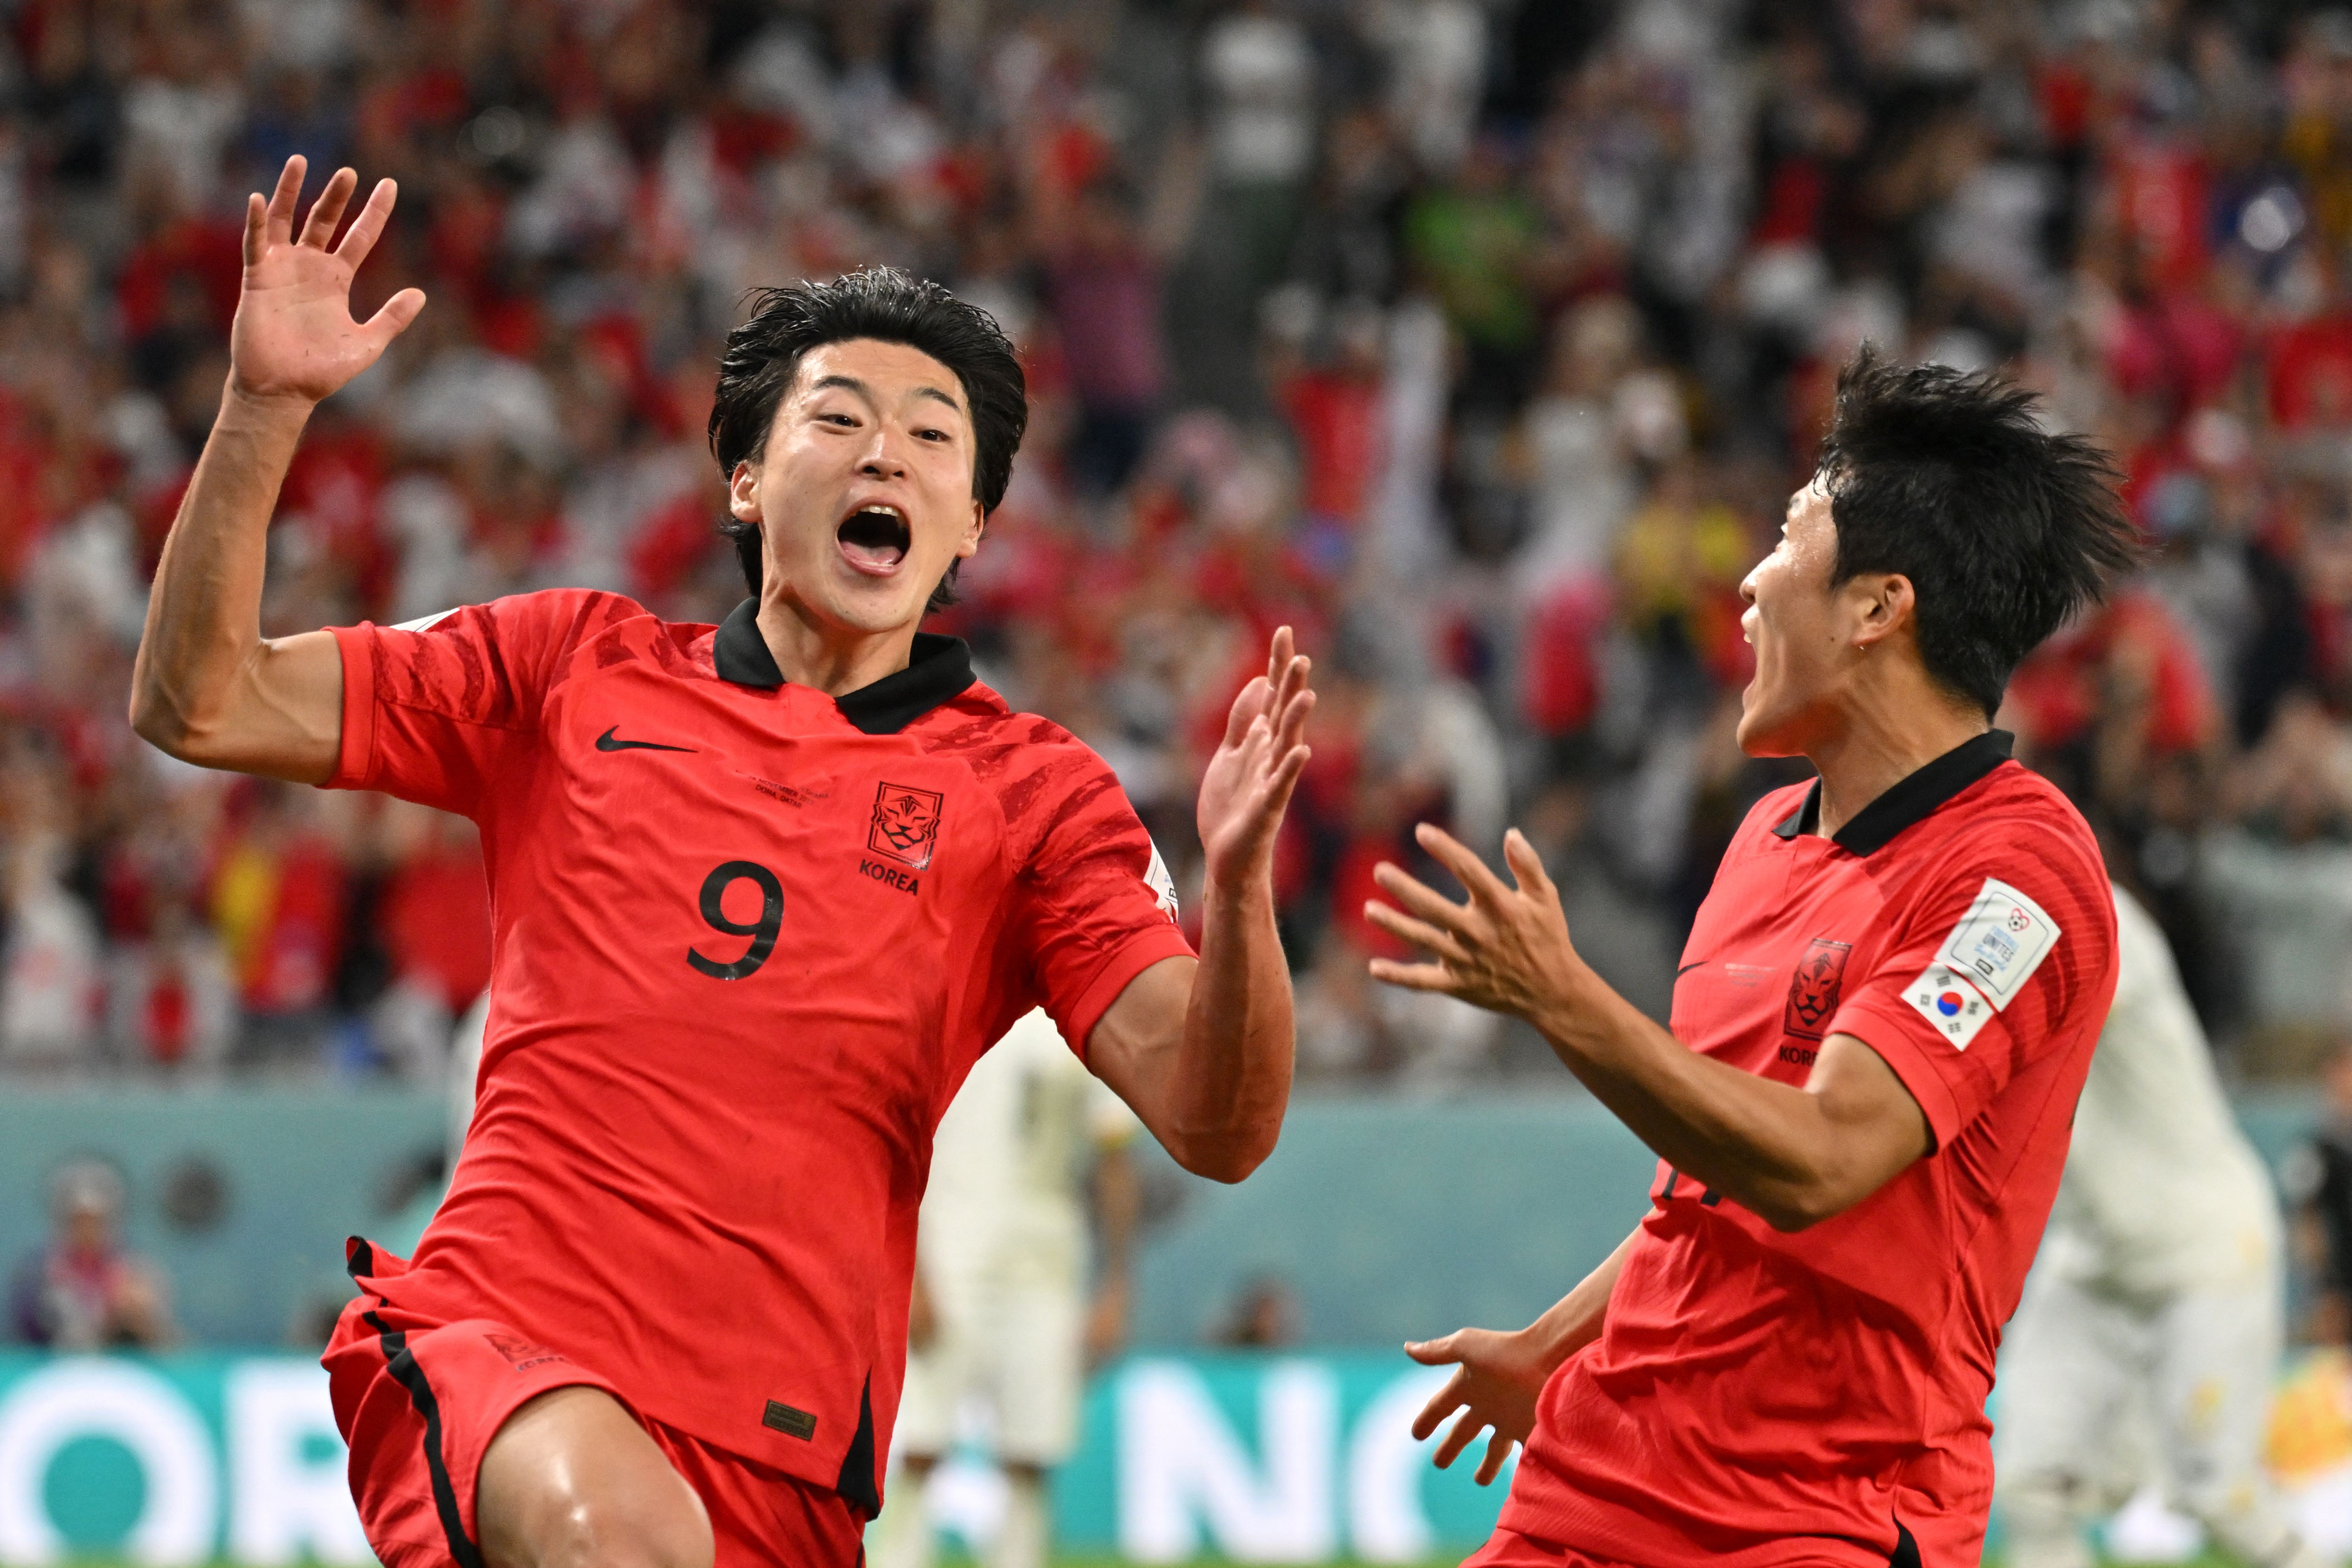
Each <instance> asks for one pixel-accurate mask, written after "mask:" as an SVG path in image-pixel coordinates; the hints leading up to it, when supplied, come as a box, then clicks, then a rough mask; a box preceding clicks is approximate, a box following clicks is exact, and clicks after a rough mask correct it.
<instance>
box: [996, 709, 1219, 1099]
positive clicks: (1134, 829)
mask: <svg viewBox="0 0 2352 1568" xmlns="http://www.w3.org/2000/svg"><path fill="white" fill-rule="evenodd" d="M1038 782H1039V788H1038V790H1037V792H1036V793H1037V795H1039V796H1041V797H1043V798H1040V799H1039V801H1038V804H1037V805H1036V807H1035V809H1036V810H1037V811H1038V812H1040V813H1041V814H1046V813H1049V814H1050V816H1048V818H1047V822H1046V826H1045V830H1044V832H1043V833H1041V834H1040V835H1039V836H1038V837H1037V840H1036V843H1035V847H1034V848H1033V849H1032V850H1031V852H1030V854H1029V856H1028V858H1027V860H1026V863H1025V864H1024V867H1023V869H1022V873H1021V877H1020V879H1019V883H1018V886H1017V888H1016V889H1015V892H1014V897H1015V900H1017V902H1016V907H1015V909H1014V910H1013V923H1014V927H1015V932H1016V936H1017V938H1018V940H1019V941H1020V942H1022V944H1023V946H1024V949H1025V950H1026V952H1027V955H1028V958H1029V962H1030V965H1031V968H1032V971H1033V973H1034V978H1035V984H1036V988H1037V994H1038V997H1039V999H1040V1000H1041V1001H1042V1002H1043V1004H1044V1005H1045V1011H1046V1012H1047V1013H1049V1014H1051V1015H1052V1016H1053V1018H1054V1022H1055V1026H1058V1027H1059V1028H1060V1029H1061V1031H1062V1037H1063V1038H1064V1039H1066V1040H1067V1041H1069V1042H1070V1047H1071V1048H1072V1049H1073V1050H1075V1051H1076V1053H1077V1054H1078V1056H1079V1057H1080V1058H1084V1057H1085V1056H1086V1054H1087V1040H1088V1037H1089V1036H1091V1035H1092V1034H1093V1032H1094V1026H1095V1025H1096V1024H1097V1022H1098V1021H1099V1020H1100V1019H1101V1017H1102V1016H1103V1014H1104V1013H1105V1012H1107V1011H1108V1010H1109V1007H1110V1005H1111V1004H1112V1003H1113V1002H1114V1001H1117V1000H1118V994H1119V993H1120V992H1121V991H1124V990H1126V989H1127V985H1128V983H1129V981H1131V980H1133V979H1134V978H1135V977H1136V976H1137V975H1139V974H1140V973H1143V972H1144V971H1145V970H1146V969H1149V968H1150V967H1151V966H1152V965H1153V964H1155V963H1159V962H1160V960H1162V959H1165V958H1183V957H1189V956H1191V954H1192V944H1191V943H1190V942H1186V941H1185V940H1184V933H1183V932H1182V931H1180V930H1179V929H1178V928H1177V924H1176V890H1175V887H1174V885H1173V884H1172V883H1171V881H1170V879H1169V877H1168V870H1167V868H1166V866H1165V865H1164V864H1163V863H1162V862H1161V861H1160V852H1159V850H1158V849H1156V848H1155V847H1153V846H1152V843H1151V836H1150V834H1148V833H1146V832H1145V831H1144V829H1143V824H1142V823H1141V822H1140V821H1139V820H1138V819H1137V817H1136V815H1135V808H1134V807H1133V806H1131V805H1129V804H1128V799H1127V795H1126V792H1124V791H1123V790H1121V789H1120V788H1119V786H1118V778H1117V776H1116V775H1114V774H1113V773H1111V771H1110V767H1109V764H1108V763H1105V762H1104V761H1103V760H1102V759H1101V758H1100V757H1097V756H1096V755H1095V754H1094V753H1093V752H1089V751H1087V749H1086V748H1085V747H1083V746H1080V745H1078V744H1077V743H1076V742H1070V743H1069V757H1068V760H1067V761H1061V760H1056V761H1055V763H1051V764H1049V765H1048V766H1047V768H1046V769H1045V772H1044V773H1043V774H1042V775H1041V777H1040V779H1039V781H1038Z"/></svg>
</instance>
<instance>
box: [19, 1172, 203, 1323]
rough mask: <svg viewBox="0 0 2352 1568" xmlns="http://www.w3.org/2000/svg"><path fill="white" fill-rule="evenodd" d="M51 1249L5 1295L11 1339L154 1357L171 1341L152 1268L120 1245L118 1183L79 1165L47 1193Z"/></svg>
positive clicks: (166, 1301)
mask: <svg viewBox="0 0 2352 1568" xmlns="http://www.w3.org/2000/svg"><path fill="white" fill-rule="evenodd" d="M49 1212H50V1215H51V1216H52V1219H53V1222H54V1224H55V1226H56V1228H55V1230H54V1232H53V1233H52V1236H51V1239H50V1242H49V1245H48V1246H47V1247H44V1248H43V1249H42V1250H41V1251H40V1252H38V1253H37V1254H35V1255H34V1256H33V1257H32V1258H27V1259H26V1260H25V1262H24V1263H23V1264H22V1265H21V1266H20V1267H19V1268H18V1269H17V1271H16V1278H15V1279H14V1280H13V1281H12V1282H11V1286H10V1289H9V1293H8V1316H9V1327H10V1329H11V1331H13V1333H14V1335H15V1336H16V1338H19V1339H22V1340H25V1341H26V1342H30V1343H32V1344H37V1345H45V1346H47V1348H49V1349H50V1350H54V1351H98V1350H111V1349H120V1348H125V1347H128V1348H134V1349H140V1350H157V1349H160V1348H162V1347H163V1346H165V1345H168V1344H170V1343H171V1342H172V1340H173V1337H174V1331H173V1325H172V1307H171V1297H170V1294H169V1292H168V1290H167V1289H166V1288H165V1285H164V1281H163V1276H162V1275H161V1274H160V1273H158V1272H157V1271H156V1269H155V1268H154V1266H153V1265H152V1264H150V1263H149V1262H147V1261H146V1260H145V1259H144V1258H141V1257H139V1256H138V1255H137V1254H136V1253H133V1252H131V1251H130V1250H129V1249H128V1248H126V1247H124V1246H123V1245H122V1237H121V1225H122V1178H121V1177H120V1176H118V1175H116V1174H115V1173H114V1171H113V1169H112V1168H111V1167H110V1166H108V1165H105V1164H101V1163H99V1162H97V1161H95V1160H79V1161H76V1162H74V1163H71V1164H69V1165H68V1166H66V1167H65V1168H64V1169H63V1170H61V1171H59V1172H58V1174H57V1177H56V1179H55V1180H54V1181H53V1182H52V1184H51V1186H50V1195H49Z"/></svg>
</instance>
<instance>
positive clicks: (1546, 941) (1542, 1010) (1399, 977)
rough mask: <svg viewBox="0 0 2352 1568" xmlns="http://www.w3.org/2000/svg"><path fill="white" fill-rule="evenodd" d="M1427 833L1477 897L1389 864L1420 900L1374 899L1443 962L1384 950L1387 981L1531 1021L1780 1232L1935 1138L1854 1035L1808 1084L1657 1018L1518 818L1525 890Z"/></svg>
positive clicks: (1575, 1067)
mask: <svg viewBox="0 0 2352 1568" xmlns="http://www.w3.org/2000/svg"><path fill="white" fill-rule="evenodd" d="M1419 837H1420V841H1421V844H1422V846H1423V847H1424V848H1426V849H1427V850H1428V851H1429V852H1430V853H1431V854H1432V855H1433V856H1435V857H1436V858H1438V860H1439V861H1440V862H1441V863H1442V864H1443V865H1444V866H1445V868H1447V869H1448V870H1450V871H1452V872H1453V873H1454V876H1455V877H1456V878H1458V879H1460V880H1461V883H1462V885H1463V886H1464V887H1465V889H1468V890H1469V895H1470V896H1469V899H1468V900H1467V901H1466V902H1464V903H1459V904H1457V903H1455V902H1454V901H1453V900H1450V899H1448V898H1446V897H1445V896H1444V894H1442V893H1439V892H1437V891H1435V890H1434V889H1431V888H1428V887H1425V886H1423V884H1422V883H1420V882H1418V881H1416V880H1414V879H1412V877H1409V876H1407V875H1406V874H1405V873H1404V872H1403V871H1402V870H1400V869H1399V868H1396V867H1394V866H1386V865H1384V866H1382V867H1381V868H1379V870H1378V871H1377V872H1376V873H1375V875H1376V876H1377V877H1378V879H1379V881H1380V884H1381V888H1382V889H1385V890H1386V891H1387V892H1388V893H1389V894H1390V895H1391V897H1392V898H1394V899H1395V900H1397V902H1398V903H1400V904H1402V906H1404V908H1403V910H1396V909H1391V908H1390V907H1389V906H1387V905H1385V904H1378V903H1374V904H1368V905H1367V906H1366V907H1365V912H1366V913H1367V915H1368V916H1369V917H1370V919H1371V921H1373V923H1375V924H1377V925H1379V926H1381V928H1382V929H1384V930H1387V931H1393V932H1395V933H1396V934H1397V935H1399V936H1401V937H1403V938H1404V939H1405V940H1406V941H1408V942H1414V943H1416V944H1418V945H1419V946H1421V947H1423V948H1424V949H1426V950H1427V951H1428V952H1431V953H1433V954H1434V955H1435V962H1433V963H1395V962H1393V961H1391V960H1386V959H1374V960H1373V961H1372V964H1371V972H1372V976H1373V978H1375V979H1378V980H1385V981H1388V982H1390V983H1391V984H1397V985H1403V986H1407V987H1410V988H1412V989H1413V990H1417V991H1440V992H1444V994H1447V995H1450V996H1459V997H1461V998H1462V999H1463V1000H1464V1001H1465V1002H1470V1003H1474V1004H1475V1005H1478V1006H1481V1007H1485V1008H1487V1009H1489V1010H1491V1011H1493V1012H1497V1013H1506V1014H1508V1015H1510V1016H1514V1017H1518V1018H1523V1019H1525V1020H1526V1021H1527V1022H1528V1023H1529V1024H1531V1025H1533V1026H1535V1027H1536V1028H1537V1029H1538V1031H1540V1032H1541V1033H1542V1035H1543V1037H1544V1038H1545V1039H1546V1040H1548V1041H1549V1042H1550V1045H1551V1047H1552V1050H1553V1052H1554V1053H1555V1054H1556V1055H1557V1056H1559V1059H1560V1060H1561V1061H1562V1062H1563V1063H1565V1064H1566V1065H1567V1067H1568V1069H1569V1070H1570V1072H1572V1073H1574V1074H1575V1075H1576V1076H1577V1078H1578V1079H1579V1080H1580V1082H1582V1083H1583V1085H1584V1086H1585V1087H1586V1088H1587V1089H1591V1091H1592V1094H1593V1097H1594V1098H1595V1099H1597V1100H1600V1101H1601V1103H1602V1104H1604V1105H1606V1106H1608V1107H1609V1109H1610V1110H1612V1111H1614V1112H1615V1113H1616V1114H1617V1117H1618V1119H1619V1120H1620V1121H1623V1122H1624V1123H1625V1125H1626V1126H1627V1127H1629V1128H1631V1129H1633V1132H1634V1134H1635V1135H1636V1136H1638V1137H1639V1138H1640V1139H1641V1140H1642V1142H1644V1143H1647V1144H1648V1145H1649V1146H1650V1147H1651V1148H1652V1149H1654V1150H1655V1151H1656V1152H1657V1153H1658V1155H1659V1157H1660V1158H1662V1159H1664V1161H1665V1162H1666V1163H1668V1164H1670V1165H1672V1166H1674V1167H1675V1169H1676V1170H1678V1171H1680V1172H1682V1173H1684V1174H1685V1175H1686V1176H1689V1177H1691V1178H1692V1179H1693V1180H1695V1181H1698V1182H1701V1183H1704V1184H1706V1185H1707V1186H1709V1187H1712V1188H1714V1189H1715V1190H1716V1191H1717V1192H1718V1193H1721V1194H1724V1195H1725V1196H1727V1197H1729V1198H1731V1199H1733V1200H1734V1201H1736V1202H1738V1204H1739V1205H1741V1206H1743V1207H1745V1208H1747V1209H1748V1210H1750V1211H1751V1212H1753V1213H1755V1214H1758V1215H1761V1216H1763V1218H1764V1220H1765V1222H1766V1223H1767V1224H1769V1225H1770V1226H1773V1227H1774V1228H1775V1229H1777V1230H1783V1231H1790V1230H1802V1229H1803V1228H1805V1227H1806V1226H1811V1225H1818V1224H1819V1223H1821V1222H1822V1220H1825V1219H1828V1218H1830V1217H1831V1216H1832V1215H1839V1214H1843V1213H1844V1212H1845V1211H1846V1210H1847V1209H1849V1208H1852V1207H1853V1205H1856V1204H1858V1203H1860V1202H1862V1200H1863V1199H1864V1198H1866V1197H1868V1196H1870V1194H1873V1193H1874V1192H1876V1191H1877V1190H1878V1189H1879V1188H1881V1187H1883V1186H1885V1184H1887V1183H1888V1182H1890V1181H1892V1180H1893V1179H1894V1178H1895V1176H1896V1175H1897V1174H1899V1173H1901V1172H1902V1171H1903V1169H1904V1168H1905V1167H1906V1166H1907V1165H1909V1164H1910V1163H1912V1162H1913V1161H1914V1160H1916V1159H1919V1158H1920V1157H1921V1156H1923V1155H1925V1154H1927V1152H1929V1150H1930V1149H1931V1148H1932V1147H1933V1138H1932V1136H1931V1134H1930V1132H1929V1131H1928V1125H1927V1113H1926V1112H1925V1111H1923V1110H1920V1108H1919V1104H1918V1102H1917V1101H1916V1100H1914V1099H1913V1098H1912V1097H1911V1091H1910V1090H1909V1089H1906V1088H1905V1087H1904V1085H1903V1080H1902V1079H1899V1078H1897V1077H1896V1076H1895V1069H1894V1068H1890V1067H1888V1066H1887V1065H1886V1063H1885V1060H1884V1059H1883V1058H1881V1057H1880V1056H1879V1055H1878V1053H1877V1052H1875V1051H1874V1050H1872V1049H1871V1048H1870V1047H1869V1046H1867V1045H1866V1044H1864V1042H1863V1041H1861V1040H1859V1039H1857V1038H1855V1037H1853V1036H1852V1035H1832V1036H1831V1037H1829V1038H1828V1039H1827V1040H1825V1041H1824V1042H1822V1051H1821V1055H1820V1057H1819V1058H1816V1059H1815V1061H1814V1063H1813V1068H1812V1072H1811V1076H1810V1077H1809V1078H1808V1079H1806V1081H1805V1086H1804V1087H1803V1088H1802V1089H1799V1088H1796V1087H1794V1086H1792V1085H1790V1084H1784V1083H1775V1082H1773V1081H1772V1080H1770V1079H1763V1078H1759V1077H1757V1076H1755V1075H1754V1074H1752V1073H1746V1072H1742V1071H1740V1070H1739V1069H1738V1068H1735V1067H1731V1066H1729V1065H1727V1064H1726V1063H1723V1062H1718V1061H1716V1060H1713V1059H1712V1058H1707V1057H1703V1056H1700V1055H1699V1054H1698V1053H1697V1052H1696V1051H1693V1050H1690V1049H1688V1048H1687V1047H1685V1046H1684V1045H1683V1043H1682V1042H1681V1041H1679V1040H1677V1039H1675V1037H1674V1036H1673V1035H1671V1034H1669V1033H1668V1032H1667V1031H1666V1030H1665V1029H1664V1028H1662V1027H1660V1026H1658V1025H1657V1024H1655V1023H1654V1022H1652V1021H1651V1020H1650V1019H1649V1018H1647V1017H1645V1016H1643V1014H1642V1012H1641V1010H1640V1009H1638V1008H1636V1007H1635V1006H1634V1005H1633V1004H1632V1003H1630V1002H1628V1001H1626V1000H1625V999H1624V998H1623V997H1622V996H1620V995H1618V994H1616V993H1615V992H1614V991H1612V990H1611V989H1610V988H1609V986H1608V985H1607V984H1605V983H1603V982H1602V981H1601V977H1600V976H1599V975H1597V974H1595V973H1592V971H1591V968H1590V967H1589V966H1588V965H1587V964H1586V963H1584V961H1583V960H1582V959H1581V958H1580V957H1579V956H1578V955H1577V952H1576V948H1575V946H1574V944H1572V943H1571V942H1570V940H1569V934H1568V917H1567V915H1566V914H1565V913H1564V912H1563V911H1562V910H1561V908H1560V902H1559V889H1557V888H1555V887H1553V886H1552V883H1551V879H1550V878H1549V877H1548V876H1547V875H1545V873H1544V868H1543V862H1542V861H1541V860H1540V859H1538V858H1537V856H1536V852H1535V849H1534V847H1533V846H1531V845H1529V844H1528V841H1527V839H1526V838H1525V837H1522V836H1521V835H1520V833H1519V831H1518V830H1517V828H1513V829H1512V830H1511V831H1510V832H1509V833H1508V834H1507V835H1506V836H1505V837H1504V841H1503V854H1504V858H1506V860H1507V861H1508V862H1509V865H1510V868H1511V872H1512V876H1513V879H1514V881H1515V882H1516V884H1517V885H1516V886H1510V887H1507V886H1505V885H1504V883H1503V880H1502V879H1501V878H1499V877H1497V876H1496V875H1495V873H1494V872H1492V871H1490V870H1488V869H1487V868H1486V865H1485V864H1484V863H1483V862H1481V861H1480V860H1479V858H1477V857H1476V856H1475V855H1474V854H1472V853H1471V852H1470V851H1469V850H1468V849H1467V848H1466V847H1464V846H1463V845H1462V844H1460V843H1458V842H1456V841H1455V840H1454V838H1452V837H1449V836H1448V835H1446V834H1445V833H1444V832H1443V831H1442V830H1440V829H1438V828H1435V827H1433V826H1428V825H1427V824H1423V826H1422V827H1421V828H1420V829H1419Z"/></svg>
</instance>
